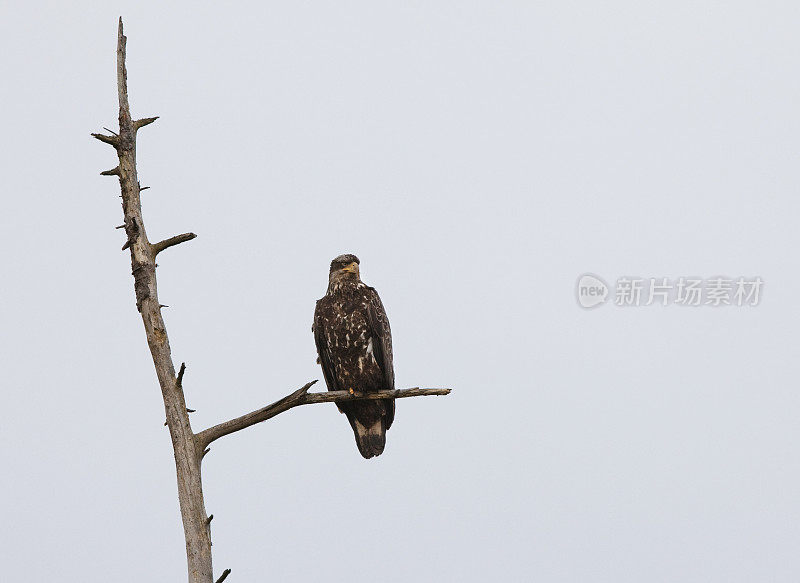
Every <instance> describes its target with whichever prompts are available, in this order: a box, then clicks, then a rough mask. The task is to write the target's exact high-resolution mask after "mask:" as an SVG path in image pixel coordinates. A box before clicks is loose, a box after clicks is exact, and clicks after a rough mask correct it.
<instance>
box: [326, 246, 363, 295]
mask: <svg viewBox="0 0 800 583" xmlns="http://www.w3.org/2000/svg"><path fill="white" fill-rule="evenodd" d="M359 263H360V261H359V260H358V257H356V256H355V255H351V254H349V253H348V254H346V255H339V257H337V258H336V259H334V260H333V261H331V271H330V274H329V275H328V282H329V284H330V285H331V286H332V287H338V286H339V285H342V284H344V283H347V282H352V283H357V282H358V281H360V280H361V277H360V275H359V272H358V265H359Z"/></svg>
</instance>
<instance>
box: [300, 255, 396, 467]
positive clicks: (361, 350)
mask: <svg viewBox="0 0 800 583" xmlns="http://www.w3.org/2000/svg"><path fill="white" fill-rule="evenodd" d="M359 264H360V261H359V260H358V257H356V256H355V255H340V256H339V257H337V258H336V259H334V260H333V261H331V269H330V273H329V275H328V291H327V293H326V294H325V296H324V297H323V298H322V299H320V300H319V301H317V308H316V310H315V311H314V325H313V326H312V328H311V329H312V331H313V332H314V340H315V342H316V344H317V354H318V355H319V358H318V359H317V362H319V364H320V365H321V366H322V373H323V375H324V376H325V383H326V384H327V385H328V390H329V391H350V392H356V393H369V392H374V391H393V390H394V365H393V364H392V332H391V330H390V328H389V320H388V319H387V317H386V311H385V310H384V309H383V304H382V303H381V299H380V297H378V292H377V291H375V289H374V288H371V287H369V286H368V285H367V284H365V283H364V282H363V281H361V277H360V275H359ZM337 406H338V407H339V411H341V412H342V413H344V414H345V415H347V419H348V420H349V421H350V426H351V427H352V428H353V433H354V434H355V436H356V444H357V445H358V451H359V452H361V455H362V456H364V457H365V458H367V459H369V458H371V457H374V456H376V455H380V454H381V453H383V448H384V446H385V445H386V430H387V429H389V427H391V426H392V421H394V399H376V400H372V399H370V400H363V401H353V402H350V403H337Z"/></svg>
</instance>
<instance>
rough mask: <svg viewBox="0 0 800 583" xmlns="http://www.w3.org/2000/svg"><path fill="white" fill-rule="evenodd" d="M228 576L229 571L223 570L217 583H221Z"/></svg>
mask: <svg viewBox="0 0 800 583" xmlns="http://www.w3.org/2000/svg"><path fill="white" fill-rule="evenodd" d="M230 574H231V570H230V569H225V570H224V571H223V572H222V575H220V577H219V579H217V583H222V582H223V581H224V580H225V579H226V578H227V577H228V575H230Z"/></svg>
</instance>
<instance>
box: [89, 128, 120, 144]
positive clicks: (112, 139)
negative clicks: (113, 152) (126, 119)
mask: <svg viewBox="0 0 800 583" xmlns="http://www.w3.org/2000/svg"><path fill="white" fill-rule="evenodd" d="M109 131H111V130H109ZM92 137H93V138H94V139H96V140H100V141H101V142H103V143H104V144H109V145H111V146H114V147H115V148H116V147H117V146H118V145H119V136H116V135H114V136H107V135H105V134H92Z"/></svg>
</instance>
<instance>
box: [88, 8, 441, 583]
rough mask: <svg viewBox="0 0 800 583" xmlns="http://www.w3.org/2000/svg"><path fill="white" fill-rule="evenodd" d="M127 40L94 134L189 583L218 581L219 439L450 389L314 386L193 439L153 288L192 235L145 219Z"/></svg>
mask: <svg viewBox="0 0 800 583" xmlns="http://www.w3.org/2000/svg"><path fill="white" fill-rule="evenodd" d="M126 41H127V38H126V37H125V35H124V34H123V30H122V18H120V20H119V29H118V34H117V91H118V95H119V133H115V132H112V131H111V130H107V131H109V132H110V135H108V134H92V136H93V137H95V138H96V139H98V140H100V141H101V142H104V143H106V144H110V145H111V146H113V147H114V149H115V150H116V152H117V156H118V158H119V164H118V165H117V166H116V167H114V168H113V169H111V170H106V171H104V172H101V173H100V174H102V175H103V176H116V177H118V178H119V183H120V189H121V190H122V212H123V215H124V217H125V223H124V225H120V226H119V227H117V228H124V229H125V233H126V235H127V241H126V242H125V245H123V247H122V249H123V250H125V249H129V250H130V255H131V269H132V273H133V280H134V292H135V294H136V309H137V310H138V311H139V313H140V314H141V316H142V321H143V323H144V329H145V334H146V336H147V344H148V346H149V347H150V353H151V354H152V356H153V364H154V365H155V369H156V375H157V376H158V382H159V385H160V386H161V395H162V397H163V399H164V409H165V410H166V416H167V421H166V425H167V426H168V427H169V433H170V437H171V439H172V447H173V450H174V453H175V469H176V471H177V478H178V501H179V503H180V511H181V518H182V520H183V530H184V533H185V537H186V557H187V561H188V569H189V582H190V583H214V575H213V570H212V564H211V530H210V524H211V519H212V518H213V515H211V516H207V515H206V509H205V503H204V501H203V483H202V478H201V473H200V470H201V465H202V460H203V456H204V455H205V453H206V452H208V446H209V445H210V444H211V443H212V442H213V441H214V440H216V439H219V438H220V437H223V436H225V435H228V434H230V433H233V432H235V431H240V430H242V429H246V428H247V427H250V426H252V425H255V424H256V423H260V422H262V421H266V420H267V419H270V418H272V417H274V416H275V415H278V414H279V413H283V412H284V411H288V410H289V409H292V408H293V407H297V406H299V405H309V404H313V403H331V402H343V401H352V400H359V399H384V398H393V399H400V398H403V397H418V396H424V395H446V394H448V393H449V392H450V389H420V388H413V389H401V390H396V391H381V392H377V393H369V394H359V393H355V394H354V393H349V392H345V391H333V392H326V393H309V392H308V390H309V388H311V386H312V385H313V384H314V383H315V382H316V381H311V382H309V383H306V384H305V385H303V386H302V387H301V388H300V389H298V390H296V391H295V392H293V393H292V394H290V395H288V396H286V397H284V398H283V399H280V400H279V401H276V402H275V403H273V404H271V405H267V406H266V407H264V408H262V409H258V410H256V411H252V412H251V413H247V414H245V415H242V416H241V417H237V418H235V419H231V420H229V421H225V422H223V423H220V424H218V425H215V426H213V427H209V428H208V429H206V430H204V431H201V432H200V433H194V432H193V431H192V426H191V423H190V422H189V415H188V413H189V411H190V410H189V409H187V408H186V400H185V398H184V393H183V377H184V373H185V371H186V364H185V363H182V364H181V367H180V371H179V372H178V374H177V375H176V374H175V366H174V365H173V363H172V355H171V351H170V346H169V338H168V337H167V328H166V326H165V325H164V319H163V318H162V316H161V308H162V307H164V306H162V304H160V303H159V301H158V291H157V286H156V267H157V265H156V257H157V255H158V254H159V253H161V252H162V251H164V250H166V249H168V248H170V247H172V246H174V245H178V244H180V243H184V242H186V241H190V240H192V239H194V238H195V236H196V235H195V234H194V233H184V234H182V235H176V236H174V237H170V238H168V239H164V240H163V241H159V242H158V243H150V241H149V239H148V238H147V232H146V230H145V227H144V221H143V219H142V205H141V199H140V194H141V192H142V191H143V190H145V189H146V188H147V187H141V186H140V185H139V178H138V175H137V172H136V134H137V132H138V131H139V129H141V128H143V127H144V126H146V125H149V124H151V123H153V122H154V121H156V119H158V118H157V117H147V118H142V119H137V120H134V119H133V118H132V117H131V112H130V106H129V104H128V88H127V71H126V68H125V44H126ZM230 572H231V570H230V569H226V570H225V571H223V573H222V575H221V576H220V577H219V579H217V583H222V581H223V580H224V579H225V578H226V577H227V576H228V575H229V574H230Z"/></svg>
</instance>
